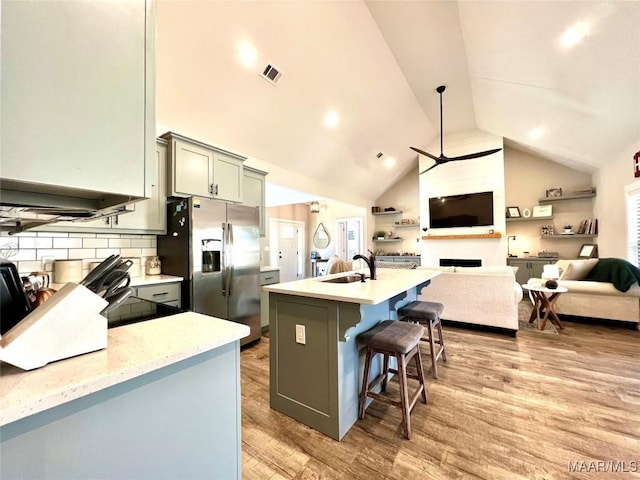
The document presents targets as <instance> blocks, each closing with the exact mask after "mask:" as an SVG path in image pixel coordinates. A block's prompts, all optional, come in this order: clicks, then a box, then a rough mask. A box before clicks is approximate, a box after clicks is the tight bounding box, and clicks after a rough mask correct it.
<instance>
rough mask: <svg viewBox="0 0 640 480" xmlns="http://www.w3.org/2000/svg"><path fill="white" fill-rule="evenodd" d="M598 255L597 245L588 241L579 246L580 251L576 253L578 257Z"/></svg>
mask: <svg viewBox="0 0 640 480" xmlns="http://www.w3.org/2000/svg"><path fill="white" fill-rule="evenodd" d="M597 257H598V246H597V245H594V244H590V243H585V244H584V245H582V246H581V247H580V253H578V258H597Z"/></svg>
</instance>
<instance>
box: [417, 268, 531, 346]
mask: <svg viewBox="0 0 640 480" xmlns="http://www.w3.org/2000/svg"><path fill="white" fill-rule="evenodd" d="M418 268H420V269H428V270H439V271H440V272H442V273H441V274H440V275H439V276H437V277H436V278H434V279H433V280H431V284H430V285H429V286H427V287H426V288H424V289H423V290H422V293H421V294H420V296H419V297H418V299H419V300H424V301H429V302H439V303H442V304H443V305H444V312H443V314H442V318H443V320H445V321H450V322H458V323H463V324H468V325H481V326H484V327H493V328H495V329H499V330H502V331H505V332H506V333H510V334H515V333H516V332H517V331H518V303H519V302H520V301H521V300H522V287H521V286H520V285H519V284H518V283H517V282H516V277H515V273H514V270H513V268H512V267H506V266H505V267H427V266H424V267H418Z"/></svg>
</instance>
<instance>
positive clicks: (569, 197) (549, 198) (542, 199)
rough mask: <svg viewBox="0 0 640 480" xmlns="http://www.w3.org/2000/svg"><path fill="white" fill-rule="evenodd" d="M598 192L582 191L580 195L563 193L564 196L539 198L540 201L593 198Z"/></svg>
mask: <svg viewBox="0 0 640 480" xmlns="http://www.w3.org/2000/svg"><path fill="white" fill-rule="evenodd" d="M595 196H596V192H591V193H582V194H580V195H563V196H562V197H542V198H539V199H538V203H551V202H561V201H563V200H580V199H583V198H593V197H595Z"/></svg>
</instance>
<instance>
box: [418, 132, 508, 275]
mask: <svg viewBox="0 0 640 480" xmlns="http://www.w3.org/2000/svg"><path fill="white" fill-rule="evenodd" d="M444 145H445V148H444V150H445V152H444V153H445V155H447V156H449V157H455V156H458V155H464V154H468V153H473V152H480V151H484V150H490V149H493V148H502V147H503V141H502V137H496V136H494V135H491V134H488V133H485V132H480V131H468V132H462V133H458V134H455V135H449V136H446V137H445V142H444ZM427 151H428V152H429V153H433V154H434V155H438V154H439V151H440V147H439V142H438V144H433V145H431V146H430V147H429V148H428V149H427ZM419 160H420V166H419V170H420V172H422V171H423V170H425V169H426V168H428V167H430V166H431V165H433V160H431V159H429V158H426V157H423V156H422V155H421V156H420V158H419ZM419 181H420V219H421V222H422V224H423V226H427V225H428V224H429V208H428V206H429V198H430V197H438V196H444V195H457V194H462V193H475V192H486V191H493V209H494V224H493V225H491V226H487V227H460V228H448V229H446V231H445V230H442V229H429V230H428V232H427V235H429V236H442V235H471V234H487V233H489V230H491V229H493V230H494V231H495V232H496V233H501V234H502V238H497V239H494V238H488V239H447V240H423V241H422V243H421V255H422V265H438V264H439V261H440V259H441V258H462V259H480V260H482V265H505V264H506V256H507V239H506V236H505V218H504V213H503V212H504V211H505V182H504V151H500V152H497V153H495V154H493V155H489V156H487V157H482V158H478V159H473V160H461V161H457V162H449V163H446V164H444V165H440V166H438V167H436V168H434V169H433V170H430V171H429V172H427V173H424V174H422V175H420V179H419ZM423 235H424V232H423Z"/></svg>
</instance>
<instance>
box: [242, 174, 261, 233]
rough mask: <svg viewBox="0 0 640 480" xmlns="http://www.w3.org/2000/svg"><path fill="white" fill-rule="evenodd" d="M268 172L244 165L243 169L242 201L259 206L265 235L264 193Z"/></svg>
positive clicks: (245, 203)
mask: <svg viewBox="0 0 640 480" xmlns="http://www.w3.org/2000/svg"><path fill="white" fill-rule="evenodd" d="M265 176H266V172H261V171H260V170H254V169H251V168H247V167H244V171H243V185H242V203H243V205H248V206H249V207H258V209H259V210H260V213H259V221H260V236H261V237H264V235H265V232H264V222H265V214H264V201H265V200H264V194H265V183H266V178H265Z"/></svg>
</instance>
